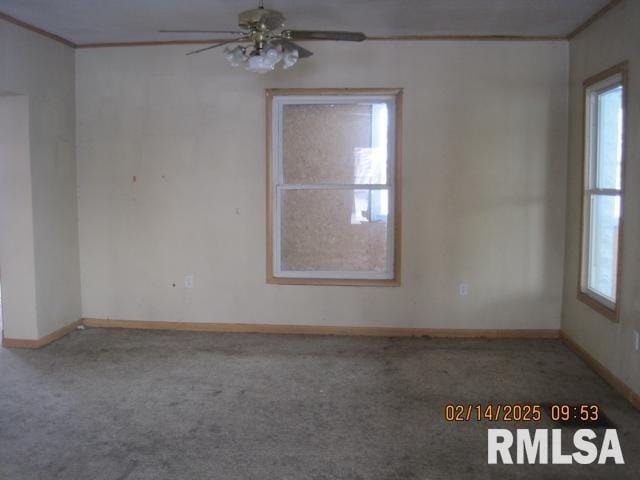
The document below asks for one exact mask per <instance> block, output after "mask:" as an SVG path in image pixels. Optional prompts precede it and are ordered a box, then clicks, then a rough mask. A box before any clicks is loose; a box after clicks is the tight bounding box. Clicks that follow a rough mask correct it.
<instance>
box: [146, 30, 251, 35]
mask: <svg viewBox="0 0 640 480" xmlns="http://www.w3.org/2000/svg"><path fill="white" fill-rule="evenodd" d="M158 32H160V33H224V34H233V35H246V34H247V33H246V32H241V31H240V30H158Z"/></svg>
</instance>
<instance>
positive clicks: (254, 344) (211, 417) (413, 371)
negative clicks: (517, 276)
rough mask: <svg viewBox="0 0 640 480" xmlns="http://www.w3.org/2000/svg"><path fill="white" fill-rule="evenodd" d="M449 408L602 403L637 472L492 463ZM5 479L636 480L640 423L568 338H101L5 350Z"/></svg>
mask: <svg viewBox="0 0 640 480" xmlns="http://www.w3.org/2000/svg"><path fill="white" fill-rule="evenodd" d="M450 402H451V403H461V404H468V403H471V404H478V403H480V404H487V403H515V402H521V403H522V402H524V403H552V402H567V403H571V404H579V403H592V402H595V403H598V404H599V405H600V406H601V408H602V410H603V411H604V412H605V413H606V415H607V416H608V418H609V419H610V420H611V421H613V422H614V423H615V424H616V426H617V428H618V433H619V437H620V442H621V445H622V450H623V454H624V456H625V460H626V464H625V465H622V466H620V465H613V464H608V465H587V466H581V465H571V466H556V465H533V466H529V465H524V466H511V465H498V466H491V465H487V429H488V428H489V427H490V426H491V427H504V426H505V425H506V424H504V423H497V424H495V425H494V424H490V423H489V422H461V423H447V422H446V421H445V420H444V418H443V412H444V405H445V404H446V403H450ZM515 426H516V425H512V424H511V425H510V428H514V427H515ZM517 426H519V427H520V428H553V427H554V426H555V425H554V424H553V423H552V422H551V420H550V419H549V418H548V417H547V416H544V417H543V419H542V420H541V421H540V422H539V423H537V424H527V423H520V424H518V425H517ZM556 428H557V426H556ZM565 430H569V433H571V430H570V429H565ZM598 432H601V431H598ZM599 438H601V436H599ZM0 478H1V479H7V480H23V479H24V480H39V479H43V480H54V479H61V480H75V479H78V480H125V479H127V480H134V479H135V480H143V479H153V480H162V479H171V480H173V479H185V480H186V479H188V480H199V479H207V480H211V479H215V480H218V479H221V480H231V479H256V480H258V479H259V480H268V479H274V480H275V479H277V480H285V479H292V480H301V479H314V480H329V479H363V480H365V479H366V480H392V479H398V480H400V479H403V480H404V479H419V480H439V479H446V480H458V479H525V478H526V479H562V480H564V479H581V480H584V479H616V480H623V479H635V480H637V479H639V478H640V413H639V412H638V411H637V410H634V409H633V408H632V407H631V405H630V404H628V403H627V402H626V401H625V400H624V399H622V398H621V397H620V396H619V395H617V394H616V393H615V392H614V391H613V390H612V389H611V388H610V387H609V386H608V385H607V384H605V383H604V382H603V381H602V380H601V379H600V378H599V377H598V376H597V375H596V374H595V373H593V372H592V371H591V370H590V369H589V368H588V367H587V366H586V365H585V364H584V363H583V362H582V361H581V360H580V359H579V358H578V357H576V356H575V355H574V354H573V353H572V352H570V351H569V350H568V349H567V348H566V347H565V346H564V345H563V344H561V343H560V342H559V341H555V340H548V341H547V340H459V339H456V340H454V339H451V340H450V339H429V338H417V339H411V338H405V339H394V338H349V337H318V336H293V335H291V336H281V335H250V334H207V333H187V332H149V331H134V330H100V329H87V330H83V331H76V332H74V333H72V334H71V335H69V336H67V337H65V338H63V339H61V340H59V341H58V342H56V343H54V344H52V345H50V346H48V347H45V348H43V349H41V350H37V351H24V350H8V349H1V350H0Z"/></svg>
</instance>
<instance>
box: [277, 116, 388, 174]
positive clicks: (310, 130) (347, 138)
mask: <svg viewBox="0 0 640 480" xmlns="http://www.w3.org/2000/svg"><path fill="white" fill-rule="evenodd" d="M282 136H283V139H282V141H283V146H282V147H283V148H282V156H283V158H282V164H283V169H284V178H285V183H290V184H322V183H324V184H352V183H353V184H386V183H387V136H388V109H387V105H386V104H385V103H376V104H371V103H362V104H361V103H358V104H335V105H333V104H323V105H310V104H305V105H284V106H283V129H282Z"/></svg>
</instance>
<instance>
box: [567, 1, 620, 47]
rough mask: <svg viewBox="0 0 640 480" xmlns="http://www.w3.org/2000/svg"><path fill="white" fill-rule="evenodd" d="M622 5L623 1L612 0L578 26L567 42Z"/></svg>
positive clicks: (568, 36)
mask: <svg viewBox="0 0 640 480" xmlns="http://www.w3.org/2000/svg"><path fill="white" fill-rule="evenodd" d="M620 3H622V0H610V1H609V3H607V4H606V5H605V6H604V7H602V8H601V9H600V10H598V11H597V12H596V13H594V14H593V15H591V16H590V17H589V18H587V19H586V20H585V21H584V22H582V23H581V24H580V25H578V26H577V27H576V28H575V29H574V30H573V31H572V32H571V33H569V35H567V40H573V39H574V38H575V37H576V36H578V34H579V33H580V32H582V31H584V30H586V29H587V28H588V27H589V26H590V25H591V24H592V23H593V22H595V21H596V20H598V19H599V18H601V17H604V16H605V15H606V14H607V13H608V12H609V11H610V10H611V9H613V8H614V7H616V6H617V5H618V4H620Z"/></svg>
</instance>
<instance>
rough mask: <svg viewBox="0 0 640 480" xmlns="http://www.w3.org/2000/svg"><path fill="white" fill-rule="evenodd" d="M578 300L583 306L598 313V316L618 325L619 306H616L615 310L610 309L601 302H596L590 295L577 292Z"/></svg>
mask: <svg viewBox="0 0 640 480" xmlns="http://www.w3.org/2000/svg"><path fill="white" fill-rule="evenodd" d="M578 300H579V301H581V302H582V303H584V304H585V305H587V306H589V307H591V308H592V309H593V310H595V311H596V312H598V313H599V314H600V315H602V316H603V317H605V318H606V319H608V320H610V321H612V322H614V323H618V321H619V310H620V308H619V305H618V304H616V308H615V309H612V308H610V307H608V306H607V305H605V304H603V303H602V302H600V301H598V300H596V299H595V298H593V297H592V296H591V295H589V294H588V293H586V292H583V291H579V292H578Z"/></svg>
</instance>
